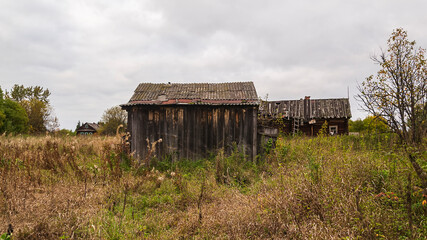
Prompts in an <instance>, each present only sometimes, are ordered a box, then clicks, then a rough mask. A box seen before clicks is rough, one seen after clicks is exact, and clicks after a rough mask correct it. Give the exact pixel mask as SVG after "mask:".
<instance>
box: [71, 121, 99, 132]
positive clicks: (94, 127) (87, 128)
mask: <svg viewBox="0 0 427 240" xmlns="http://www.w3.org/2000/svg"><path fill="white" fill-rule="evenodd" d="M98 129H99V125H98V124H96V123H84V124H83V125H82V126H81V127H79V128H78V129H77V130H76V132H97V131H98Z"/></svg>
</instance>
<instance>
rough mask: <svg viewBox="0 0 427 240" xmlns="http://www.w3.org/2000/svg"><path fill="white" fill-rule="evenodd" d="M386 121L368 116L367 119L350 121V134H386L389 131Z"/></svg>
mask: <svg viewBox="0 0 427 240" xmlns="http://www.w3.org/2000/svg"><path fill="white" fill-rule="evenodd" d="M386 122H387V121H386V120H385V119H383V118H381V117H374V116H367V117H366V118H365V119H363V120H361V119H357V120H355V121H352V120H350V121H349V131H350V132H360V133H385V132H388V131H389V127H388V125H387V124H386Z"/></svg>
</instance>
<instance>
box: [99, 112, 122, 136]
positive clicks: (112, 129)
mask: <svg viewBox="0 0 427 240" xmlns="http://www.w3.org/2000/svg"><path fill="white" fill-rule="evenodd" d="M120 125H122V127H121V128H120V129H121V130H124V129H126V125H127V113H126V111H124V110H122V108H121V107H120V106H115V107H111V108H109V109H107V110H105V112H104V114H103V115H102V117H101V128H100V130H99V131H100V133H101V134H105V135H114V134H116V131H117V129H118V128H119V126H120Z"/></svg>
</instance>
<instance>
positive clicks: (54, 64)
mask: <svg viewBox="0 0 427 240" xmlns="http://www.w3.org/2000/svg"><path fill="white" fill-rule="evenodd" d="M426 7H427V3H425V2H424V1H421V0H414V1H408V2H405V4H402V3H401V1H397V0H394V1H390V0H378V1H368V0H362V1H360V0H359V1H340V0H328V1H314V0H312V1H308V0H307V1H279V0H277V1H273V0H269V1H243V0H236V1H225V0H224V1H208V0H181V1H166V0H156V1H150V0H146V1H137V0H126V1H105V0H98V1H90V2H88V1H72V0H70V1H60V2H58V1H53V0H52V1H2V2H0V79H1V80H0V86H1V87H2V88H10V87H12V85H13V84H15V83H18V84H24V85H28V86H29V85H40V86H43V87H45V88H49V89H50V90H51V92H52V97H51V101H52V104H53V106H54V107H55V112H56V115H57V116H58V118H59V120H60V123H61V127H63V128H69V129H72V128H74V127H75V125H76V123H77V121H78V120H82V121H98V120H99V119H100V117H101V115H102V113H103V111H104V110H105V109H106V108H108V107H111V106H114V105H118V104H121V103H125V102H127V100H128V99H129V98H130V96H131V95H132V92H133V90H134V88H135V87H136V86H137V84H138V83H140V82H169V81H171V82H224V81H254V83H255V85H256V87H257V91H258V94H259V95H260V96H261V97H264V96H266V95H267V94H268V95H269V99H275V100H276V99H295V98H296V99H299V98H301V97H304V96H306V95H311V96H312V97H314V98H328V97H346V96H347V87H349V88H350V95H354V94H355V93H356V83H357V82H361V81H363V80H364V78H365V77H367V76H369V75H371V74H374V73H375V72H376V71H377V70H378V66H376V65H374V64H373V63H372V61H370V59H369V57H370V56H371V55H372V54H375V53H379V52H380V47H382V48H384V49H385V48H386V40H387V39H388V37H389V35H390V33H391V32H392V30H393V29H395V28H397V27H403V28H404V29H405V30H407V31H408V34H409V38H410V39H415V40H416V41H417V43H418V45H419V46H423V47H427V32H426V31H424V30H425V26H424V25H425V24H424V23H425V22H427V16H426V15H425V14H424V10H425V9H426ZM351 104H352V111H353V116H355V117H363V116H364V114H363V113H361V112H359V111H358V110H357V108H358V107H357V103H356V102H355V101H354V100H352V103H351Z"/></svg>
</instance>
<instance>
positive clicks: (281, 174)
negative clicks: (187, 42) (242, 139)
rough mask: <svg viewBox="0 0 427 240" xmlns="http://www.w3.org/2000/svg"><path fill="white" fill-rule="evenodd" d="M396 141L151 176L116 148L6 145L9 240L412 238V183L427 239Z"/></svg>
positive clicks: (74, 143) (327, 145)
mask: <svg viewBox="0 0 427 240" xmlns="http://www.w3.org/2000/svg"><path fill="white" fill-rule="evenodd" d="M386 140H387V141H384V139H381V141H379V140H378V139H371V140H366V139H362V138H351V137H332V138H327V137H320V138H314V139H310V138H292V139H281V140H279V141H278V142H277V143H276V149H274V150H272V151H271V152H270V153H269V154H267V155H266V156H265V159H260V161H259V163H258V164H257V165H256V166H255V165H252V163H251V162H245V161H244V159H242V155H240V154H239V153H238V152H236V153H233V155H232V156H230V157H228V156H224V155H223V154H221V152H220V154H218V156H217V157H215V158H213V159H211V160H202V161H199V162H191V161H180V162H171V161H169V162H168V161H166V160H165V161H163V162H162V161H159V160H157V161H154V162H153V164H152V165H150V167H149V168H146V167H144V166H139V165H138V164H137V163H133V162H132V161H130V162H127V163H126V161H128V160H129V159H127V160H126V158H125V157H126V156H125V155H123V154H122V151H123V148H122V146H121V145H120V139H119V138H117V137H109V138H101V137H89V138H79V137H66V138H53V137H28V138H25V137H12V138H8V137H0V233H4V232H6V228H7V226H8V224H9V223H10V224H12V225H13V227H14V229H15V232H14V237H15V238H16V239H58V238H61V237H63V238H69V239H398V238H409V236H410V232H409V226H408V216H407V214H406V213H407V212H406V204H407V200H406V198H405V196H406V194H407V190H406V189H407V185H408V182H407V181H406V179H407V175H408V174H412V175H413V179H414V180H413V183H412V186H413V187H414V188H413V189H414V190H413V191H412V192H411V196H412V203H413V205H412V209H413V218H414V226H413V228H414V229H413V238H415V239H417V238H419V239H422V238H423V237H424V236H425V234H426V232H427V225H426V222H427V221H426V220H427V218H426V216H427V215H426V213H427V206H424V205H422V204H421V201H422V200H423V197H422V196H421V195H420V191H419V190H417V189H418V188H417V186H416V185H417V180H416V176H415V174H414V173H413V170H412V168H411V166H410V165H408V163H407V162H406V161H405V159H404V154H400V153H399V149H398V148H396V145H395V144H394V143H393V141H392V140H390V139H386ZM424 154H426V153H424ZM421 156H425V155H421ZM123 163H126V164H127V165H126V164H125V165H123ZM421 164H422V165H423V166H425V165H426V164H425V163H424V164H423V162H421ZM156 168H157V169H158V170H156ZM218 176H220V177H218Z"/></svg>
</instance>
